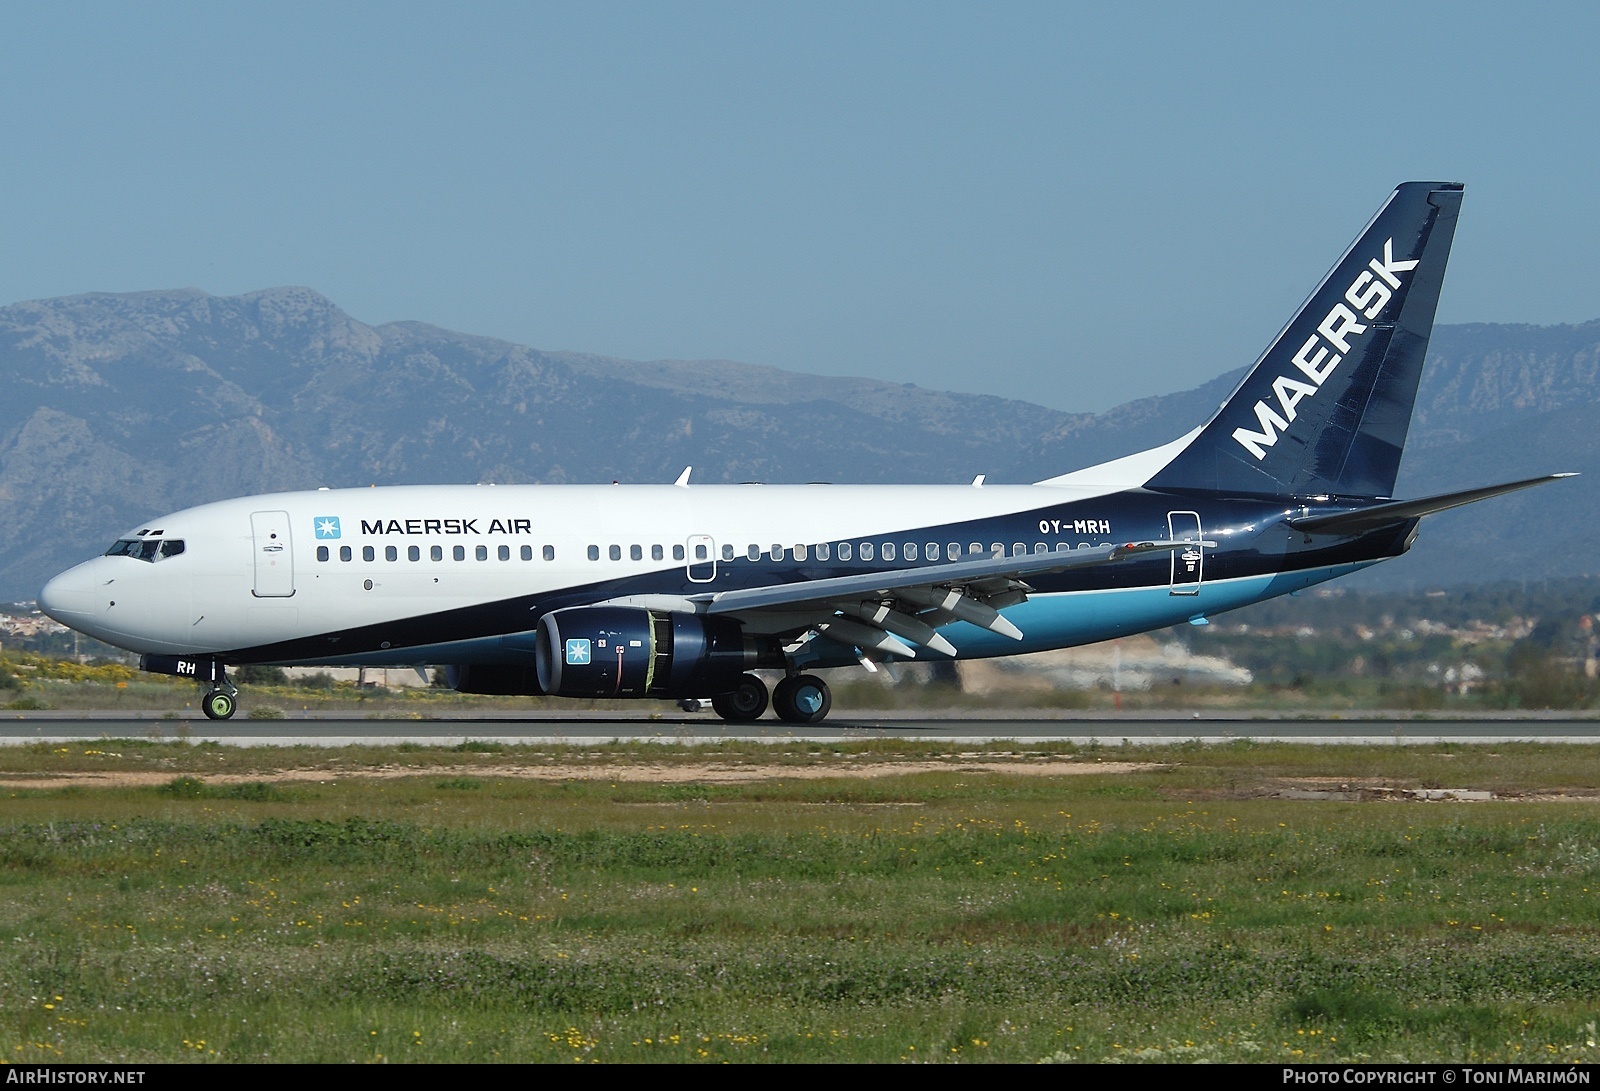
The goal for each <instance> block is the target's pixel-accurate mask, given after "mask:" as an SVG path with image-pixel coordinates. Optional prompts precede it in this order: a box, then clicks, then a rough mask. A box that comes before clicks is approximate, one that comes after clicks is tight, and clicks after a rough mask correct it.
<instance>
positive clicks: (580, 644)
mask: <svg viewBox="0 0 1600 1091" xmlns="http://www.w3.org/2000/svg"><path fill="white" fill-rule="evenodd" d="M588 662H589V642H588V641H587V640H569V641H567V663H568V664H569V665H570V666H574V667H581V666H583V665H585V664H586V663H588Z"/></svg>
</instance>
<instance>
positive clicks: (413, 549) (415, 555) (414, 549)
mask: <svg viewBox="0 0 1600 1091" xmlns="http://www.w3.org/2000/svg"><path fill="white" fill-rule="evenodd" d="M406 556H407V557H408V558H410V559H411V560H413V561H420V560H422V549H421V547H420V546H406Z"/></svg>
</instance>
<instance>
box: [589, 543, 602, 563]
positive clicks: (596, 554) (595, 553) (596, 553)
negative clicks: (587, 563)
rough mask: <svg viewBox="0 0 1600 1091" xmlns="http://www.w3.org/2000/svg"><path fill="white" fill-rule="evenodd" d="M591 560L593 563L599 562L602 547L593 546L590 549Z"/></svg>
mask: <svg viewBox="0 0 1600 1091" xmlns="http://www.w3.org/2000/svg"><path fill="white" fill-rule="evenodd" d="M589 559H590V560H591V561H598V560H599V559H600V547H599V546H597V545H592V546H590V547H589Z"/></svg>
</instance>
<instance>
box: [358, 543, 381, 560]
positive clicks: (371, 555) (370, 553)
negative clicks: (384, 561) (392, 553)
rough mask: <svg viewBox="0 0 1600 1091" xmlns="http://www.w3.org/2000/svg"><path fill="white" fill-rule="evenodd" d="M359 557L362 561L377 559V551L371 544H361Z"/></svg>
mask: <svg viewBox="0 0 1600 1091" xmlns="http://www.w3.org/2000/svg"><path fill="white" fill-rule="evenodd" d="M361 559H362V560H363V561H375V560H377V559H378V551H377V550H376V549H373V548H372V547H371V546H362V547H361Z"/></svg>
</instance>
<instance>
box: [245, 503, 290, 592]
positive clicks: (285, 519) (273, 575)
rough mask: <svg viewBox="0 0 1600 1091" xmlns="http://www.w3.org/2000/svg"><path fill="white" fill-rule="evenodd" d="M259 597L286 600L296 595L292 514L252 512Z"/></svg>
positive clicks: (251, 525)
mask: <svg viewBox="0 0 1600 1091" xmlns="http://www.w3.org/2000/svg"><path fill="white" fill-rule="evenodd" d="M250 535H251V542H252V546H253V548H254V552H255V565H256V585H255V596H256V598H258V599H286V598H288V597H289V596H290V595H293V594H294V548H293V543H292V542H291V541H290V539H289V513H288V512H286V511H255V512H251V513H250Z"/></svg>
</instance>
